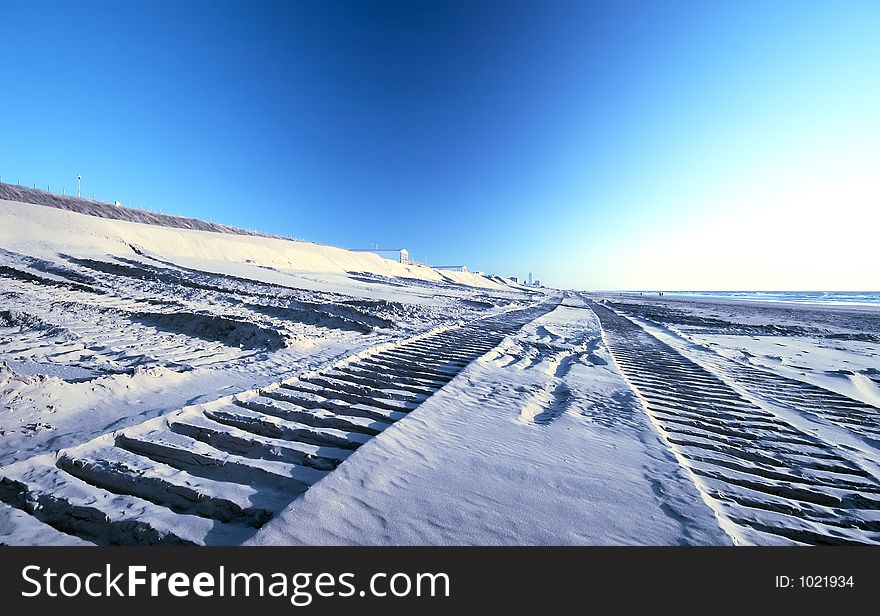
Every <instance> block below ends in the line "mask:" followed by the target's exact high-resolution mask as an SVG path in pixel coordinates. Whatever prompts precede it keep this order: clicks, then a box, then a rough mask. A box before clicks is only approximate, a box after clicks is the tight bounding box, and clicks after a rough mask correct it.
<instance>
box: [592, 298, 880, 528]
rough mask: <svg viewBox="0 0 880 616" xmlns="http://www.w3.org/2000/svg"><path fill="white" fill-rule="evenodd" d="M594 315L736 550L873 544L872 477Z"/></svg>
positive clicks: (875, 500) (644, 336)
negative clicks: (776, 545)
mask: <svg viewBox="0 0 880 616" xmlns="http://www.w3.org/2000/svg"><path fill="white" fill-rule="evenodd" d="M591 307H592V309H593V311H594V312H595V313H596V316H598V317H599V321H600V323H601V325H602V329H603V336H604V338H605V340H606V343H607V345H608V347H609V349H610V351H611V354H612V356H613V357H614V360H615V362H616V363H617V365H618V367H619V368H620V370H621V372H622V373H623V375H624V376H625V378H626V379H627V380H628V381H629V383H630V385H631V386H632V387H633V389H634V390H635V391H636V393H637V394H638V395H639V396H640V397H641V399H642V401H643V404H644V406H645V408H646V411H647V413H648V415H649V416H650V417H651V419H652V421H653V422H654V424H655V425H656V426H657V427H658V429H659V430H660V432H661V434H662V435H663V436H664V438H665V440H666V441H667V443H668V444H669V446H670V448H671V449H672V450H673V452H674V453H675V454H676V456H677V457H678V459H679V461H680V462H681V464H682V465H683V466H684V467H685V468H687V469H688V470H689V471H690V473H691V475H692V477H693V479H694V481H695V483H696V485H697V487H698V488H699V489H700V490H701V492H702V494H703V495H704V499H705V500H706V502H707V503H708V504H709V505H710V506H711V507H712V508H713V509H714V510H715V512H716V514H717V515H718V517H719V520H720V521H721V523H722V525H723V526H724V527H725V530H727V531H728V532H729V533H730V534H731V535H732V536H733V537H734V538H735V539H736V540H738V541H740V542H746V543H758V544H761V543H791V542H794V543H801V544H880V482H878V481H877V479H876V478H875V477H874V476H872V475H871V474H870V473H869V472H867V471H866V470H865V469H863V468H861V467H860V466H859V465H858V464H856V463H854V462H853V461H851V460H849V459H848V458H846V457H844V455H843V454H842V453H841V452H840V451H839V450H838V449H837V448H835V447H833V446H832V445H830V444H829V443H826V442H824V441H822V440H820V439H819V438H817V437H815V436H813V435H811V434H808V433H806V432H804V431H802V430H799V429H798V428H796V427H794V426H792V425H790V424H789V423H788V422H786V421H785V420H784V419H782V418H780V417H778V416H777V415H775V414H773V413H771V412H770V411H768V410H766V409H764V408H761V407H760V406H758V405H757V404H755V403H754V402H752V401H750V400H747V399H745V398H744V397H742V396H741V395H739V394H738V393H737V392H736V391H735V390H734V389H732V388H731V387H730V386H729V385H727V384H726V383H725V382H724V381H723V380H721V379H720V378H719V377H718V376H716V375H715V374H713V373H712V372H710V371H708V370H707V369H706V368H704V367H702V366H700V365H699V364H696V363H695V362H693V361H691V360H689V359H687V358H686V357H684V356H683V355H681V354H680V353H679V352H677V351H676V350H674V349H673V348H672V347H670V346H669V345H667V344H665V343H663V342H661V341H660V340H658V339H657V338H655V337H654V336H651V335H650V334H649V333H648V332H646V331H645V330H644V329H643V328H641V327H639V326H638V325H636V324H635V323H633V322H632V321H630V320H629V319H627V318H625V317H623V316H621V315H619V314H617V313H616V312H614V311H612V310H610V309H609V308H606V307H604V306H601V305H599V304H596V303H595V302H591Z"/></svg>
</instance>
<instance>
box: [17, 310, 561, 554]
mask: <svg viewBox="0 0 880 616" xmlns="http://www.w3.org/2000/svg"><path fill="white" fill-rule="evenodd" d="M557 304H558V301H556V300H548V301H545V302H542V303H540V304H536V305H534V306H532V307H529V308H526V309H519V310H512V311H508V312H505V313H502V314H499V315H495V316H490V317H487V318H483V319H479V320H477V321H473V322H471V323H469V324H466V325H461V326H455V327H450V328H444V329H440V330H435V331H433V332H429V333H427V334H422V335H419V336H415V337H413V338H410V339H409V340H406V341H403V342H400V343H394V344H388V345H382V346H379V347H375V348H373V349H370V350H367V351H362V352H359V353H357V354H355V355H352V356H350V357H348V358H346V359H344V360H342V361H341V362H337V363H335V364H333V365H332V366H330V367H329V368H327V369H324V370H321V371H317V372H310V373H306V374H303V375H299V376H298V377H294V378H291V379H287V380H284V381H282V382H280V383H276V384H274V385H271V386H269V387H266V388H262V389H259V390H254V391H251V392H247V393H245V394H241V395H237V396H231V397H227V398H223V399H220V400H217V401H215V402H212V403H209V404H205V405H197V406H192V407H187V408H184V409H181V410H179V411H175V412H172V413H170V414H167V415H164V416H162V417H159V418H156V419H152V420H150V421H147V422H144V423H142V424H139V425H137V426H134V427H131V428H126V429H124V430H122V431H119V432H113V433H108V434H105V435H102V436H100V437H98V438H95V439H93V440H91V441H89V442H87V443H85V444H83V445H79V446H76V447H71V448H67V449H63V450H61V451H59V452H57V453H48V454H43V455H40V456H37V457H34V458H30V459H28V460H23V461H21V462H17V463H15V464H11V465H9V466H6V467H4V468H0V507H7V508H8V507H12V508H15V509H17V510H20V511H22V512H25V513H27V514H30V515H29V516H27V524H28V525H29V530H28V532H29V533H30V535H31V536H33V533H34V531H33V527H34V524H35V523H36V524H39V525H41V526H40V528H41V529H42V530H41V532H39V533H38V536H39V537H40V542H41V543H46V544H53V543H58V544H64V543H69V542H70V540H71V538H75V539H81V540H84V541H86V542H90V543H97V544H148V545H190V544H196V545H230V544H232V545H234V544H240V543H242V542H243V541H245V540H246V539H248V538H249V537H250V536H252V535H253V534H254V533H255V532H256V529H257V528H259V527H260V526H262V525H263V524H264V523H265V522H266V521H267V520H269V519H270V518H271V517H272V515H273V514H275V513H276V512H278V511H280V510H281V509H283V508H285V507H286V506H287V505H288V504H289V503H291V502H292V501H293V500H295V499H296V498H298V497H299V496H300V495H302V494H303V493H304V492H305V491H306V490H308V489H309V487H310V486H311V485H313V484H314V483H316V482H317V481H319V480H320V479H321V478H323V477H324V476H326V475H327V474H328V473H330V472H332V471H333V470H334V469H335V468H336V467H337V466H338V465H339V464H341V463H342V462H344V461H345V459H346V458H347V457H348V456H350V455H351V454H352V453H353V452H354V451H355V450H356V449H357V448H358V447H360V446H361V445H363V444H364V443H366V442H367V441H369V440H370V439H372V438H373V437H374V436H376V435H378V434H380V433H381V432H382V431H383V430H385V429H387V428H388V427H389V426H390V425H391V424H393V423H395V422H396V421H399V420H401V419H403V418H405V417H406V416H407V415H408V414H409V413H410V412H412V411H413V410H415V409H416V408H418V407H419V405H421V404H422V402H424V401H425V400H426V399H427V398H428V397H430V396H431V395H433V394H434V393H435V392H436V391H438V390H439V389H440V388H441V387H443V386H444V385H445V384H446V383H448V382H449V381H451V380H452V379H453V378H455V376H456V375H457V374H458V373H459V372H461V371H462V370H463V369H464V368H465V367H466V366H467V365H468V364H469V363H470V362H472V361H473V360H475V359H476V358H477V357H479V356H481V355H483V354H484V353H486V352H488V351H489V350H491V349H492V348H493V347H495V346H497V345H498V344H499V343H500V342H501V341H502V340H503V339H504V338H505V336H507V335H509V334H511V333H513V332H515V331H517V330H519V329H520V328H521V327H523V326H524V325H525V324H526V323H529V322H531V321H532V320H534V319H536V318H537V317H539V316H541V315H543V314H544V313H546V312H548V311H549V310H551V309H552V308H554V307H555V306H556V305H557ZM7 511H8V509H7ZM0 513H2V512H0ZM7 518H10V519H20V518H21V516H20V515H18V516H7Z"/></svg>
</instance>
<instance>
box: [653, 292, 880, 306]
mask: <svg viewBox="0 0 880 616" xmlns="http://www.w3.org/2000/svg"><path fill="white" fill-rule="evenodd" d="M656 294H657V292H656V291H645V292H644V295H656ZM663 295H664V296H666V295H669V296H678V297H682V296H684V297H717V298H723V299H743V300H752V301H773V302H793V303H798V304H859V305H866V306H880V291H664V292H663Z"/></svg>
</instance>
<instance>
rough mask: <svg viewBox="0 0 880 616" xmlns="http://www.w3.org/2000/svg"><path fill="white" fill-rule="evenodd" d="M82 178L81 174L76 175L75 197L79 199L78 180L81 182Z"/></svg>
mask: <svg viewBox="0 0 880 616" xmlns="http://www.w3.org/2000/svg"><path fill="white" fill-rule="evenodd" d="M82 179H83V176H81V175H78V176H76V198H77V199H79V193H80V190H79V187H80V182H82Z"/></svg>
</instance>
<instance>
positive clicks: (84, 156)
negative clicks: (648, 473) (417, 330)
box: [0, 0, 880, 290]
mask: <svg viewBox="0 0 880 616" xmlns="http://www.w3.org/2000/svg"><path fill="white" fill-rule="evenodd" d="M179 4H183V6H180V5H179ZM0 19H2V21H3V23H4V28H3V31H4V37H3V41H2V52H0V77H2V79H3V91H2V94H0V176H2V178H3V180H4V181H13V182H15V181H19V180H20V181H21V182H22V183H24V184H28V185H30V184H33V183H36V184H37V185H38V186H42V187H44V188H45V187H46V186H50V187H51V188H52V190H57V191H60V190H61V189H62V188H64V189H65V190H66V191H68V192H69V191H71V190H75V186H76V182H75V176H76V174H77V173H82V174H83V191H84V194H85V195H87V196H91V195H93V194H94V195H95V196H97V197H98V198H101V199H105V200H110V201H112V200H115V199H119V200H121V201H123V202H125V203H133V204H135V205H138V206H142V207H148V208H151V209H161V210H163V211H170V212H174V213H180V214H185V215H190V216H198V217H203V218H208V219H211V220H217V221H221V222H225V223H229V224H234V225H239V226H245V227H249V228H257V229H264V230H267V231H272V232H277V233H283V234H287V235H291V236H294V237H300V238H304V239H309V240H313V241H318V242H322V243H328V244H333V245H337V246H345V247H355V246H367V245H370V244H373V243H379V244H380V245H381V246H405V247H407V248H408V249H409V250H410V252H411V253H412V255H413V256H414V257H415V258H416V259H418V260H421V261H423V262H428V263H439V262H443V263H444V264H445V263H464V264H467V265H468V266H469V267H471V268H472V269H478V270H485V271H491V272H496V273H499V274H504V275H518V276H524V275H525V274H527V273H528V272H529V271H532V272H534V273H535V274H536V276H537V277H539V278H541V279H543V280H544V281H545V282H546V283H548V284H553V285H556V286H563V287H576V288H588V289H589V288H593V289H595V288H600V289H637V288H646V289H653V288H665V289H737V288H739V289H863V290H864V289H875V290H876V289H878V288H880V257H878V256H877V254H878V253H877V251H876V248H875V247H874V246H875V245H876V240H875V239H874V235H876V233H877V229H878V228H880V224H878V223H880V215H878V210H880V179H878V178H880V173H878V172H877V169H880V3H878V2H876V1H867V2H846V1H844V2H821V3H813V2H809V1H800V2H784V1H774V2H766V1H763V2H749V1H744V2H675V1H670V2H629V1H626V0H624V1H623V2H610V1H609V2H596V3H591V2H588V1H587V0H582V1H577V2H561V1H554V0H549V1H548V0H545V1H540V2H539V1H534V2H525V1H517V0H504V1H502V0H495V1H489V0H468V1H465V0H459V1H456V0H448V1H443V2H407V1H404V0H382V1H379V0H375V1H367V0H363V1H352V2H341V1H333V0H330V1H314V2H279V3H270V2H261V3H250V5H249V4H245V3H227V2H186V3H170V2H169V3H163V2H142V3H135V2H114V3H111V2H106V3H101V2H77V3H74V2H39V1H36V2H13V1H9V0H0Z"/></svg>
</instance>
